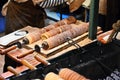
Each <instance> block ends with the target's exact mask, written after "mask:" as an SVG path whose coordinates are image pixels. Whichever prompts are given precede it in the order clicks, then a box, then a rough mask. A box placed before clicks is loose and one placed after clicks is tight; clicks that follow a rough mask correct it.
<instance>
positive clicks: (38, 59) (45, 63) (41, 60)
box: [34, 55, 50, 66]
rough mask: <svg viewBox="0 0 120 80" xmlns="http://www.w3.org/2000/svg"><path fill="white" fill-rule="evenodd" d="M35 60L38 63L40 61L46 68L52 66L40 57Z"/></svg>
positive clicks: (36, 56)
mask: <svg viewBox="0 0 120 80" xmlns="http://www.w3.org/2000/svg"><path fill="white" fill-rule="evenodd" d="M34 58H35V59H36V60H37V61H39V62H41V63H42V64H44V65H45V66H47V65H50V63H49V62H48V61H46V60H44V59H42V58H41V57H40V56H39V55H35V56H34Z"/></svg>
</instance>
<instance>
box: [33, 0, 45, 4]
mask: <svg viewBox="0 0 120 80" xmlns="http://www.w3.org/2000/svg"><path fill="white" fill-rule="evenodd" d="M32 1H33V4H34V5H36V4H39V3H40V2H42V1H44V0H32Z"/></svg>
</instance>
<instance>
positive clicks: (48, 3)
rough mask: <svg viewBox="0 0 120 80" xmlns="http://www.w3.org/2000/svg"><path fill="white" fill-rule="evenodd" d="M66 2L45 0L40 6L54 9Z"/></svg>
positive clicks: (62, 0)
mask: <svg viewBox="0 0 120 80" xmlns="http://www.w3.org/2000/svg"><path fill="white" fill-rule="evenodd" d="M64 2H66V0H45V1H43V2H41V3H40V4H39V6H40V7H42V8H49V7H54V6H57V5H60V4H63V3H64Z"/></svg>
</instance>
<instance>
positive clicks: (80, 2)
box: [69, 0, 85, 12]
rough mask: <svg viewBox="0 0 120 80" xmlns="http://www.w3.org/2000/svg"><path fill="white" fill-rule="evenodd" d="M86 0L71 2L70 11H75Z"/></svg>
mask: <svg viewBox="0 0 120 80" xmlns="http://www.w3.org/2000/svg"><path fill="white" fill-rule="evenodd" d="M84 1H85V0H73V1H72V2H71V3H70V4H69V9H70V12H74V11H76V10H77V9H78V8H79V7H80V6H81V5H82V3H83V2H84Z"/></svg>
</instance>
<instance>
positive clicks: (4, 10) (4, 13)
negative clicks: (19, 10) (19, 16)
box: [1, 4, 8, 16]
mask: <svg viewBox="0 0 120 80" xmlns="http://www.w3.org/2000/svg"><path fill="white" fill-rule="evenodd" d="M7 6H8V4H4V5H3V7H2V10H1V14H2V15H3V16H6V13H7Z"/></svg>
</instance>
